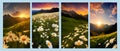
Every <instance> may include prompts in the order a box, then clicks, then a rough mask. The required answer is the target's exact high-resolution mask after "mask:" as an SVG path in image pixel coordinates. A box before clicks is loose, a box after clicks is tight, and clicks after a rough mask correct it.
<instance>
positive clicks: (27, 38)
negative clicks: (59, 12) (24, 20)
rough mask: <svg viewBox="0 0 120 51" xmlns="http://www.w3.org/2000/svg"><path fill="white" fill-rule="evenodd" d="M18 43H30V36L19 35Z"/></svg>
mask: <svg viewBox="0 0 120 51" xmlns="http://www.w3.org/2000/svg"><path fill="white" fill-rule="evenodd" d="M20 43H24V44H25V45H26V44H27V43H30V38H29V37H27V36H26V35H22V36H21V37H20Z"/></svg>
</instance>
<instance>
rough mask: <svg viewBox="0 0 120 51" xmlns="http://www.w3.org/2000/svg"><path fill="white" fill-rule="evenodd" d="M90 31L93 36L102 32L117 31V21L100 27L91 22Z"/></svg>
mask: <svg viewBox="0 0 120 51" xmlns="http://www.w3.org/2000/svg"><path fill="white" fill-rule="evenodd" d="M90 31H91V32H90V34H91V36H96V35H99V34H101V33H104V34H109V33H112V32H115V31H117V23H115V24H113V25H107V24H102V25H101V26H100V28H98V26H97V25H95V24H92V23H90Z"/></svg>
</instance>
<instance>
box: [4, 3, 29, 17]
mask: <svg viewBox="0 0 120 51" xmlns="http://www.w3.org/2000/svg"><path fill="white" fill-rule="evenodd" d="M3 12H4V15H5V14H10V15H11V16H13V17H25V18H29V17H30V4H29V3H4V4H3Z"/></svg>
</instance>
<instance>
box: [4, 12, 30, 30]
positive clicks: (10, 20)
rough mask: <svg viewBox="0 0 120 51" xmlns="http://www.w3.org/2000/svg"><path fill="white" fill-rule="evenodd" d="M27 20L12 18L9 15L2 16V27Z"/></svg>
mask: <svg viewBox="0 0 120 51" xmlns="http://www.w3.org/2000/svg"><path fill="white" fill-rule="evenodd" d="M28 19H29V18H19V17H12V16H11V15H10V14H6V15H3V27H4V28H7V27H10V26H13V25H14V24H16V23H19V22H22V21H25V20H28Z"/></svg>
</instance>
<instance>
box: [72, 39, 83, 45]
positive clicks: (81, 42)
mask: <svg viewBox="0 0 120 51" xmlns="http://www.w3.org/2000/svg"><path fill="white" fill-rule="evenodd" d="M74 44H75V45H77V46H80V45H82V44H83V41H80V40H78V41H75V43H74Z"/></svg>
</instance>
